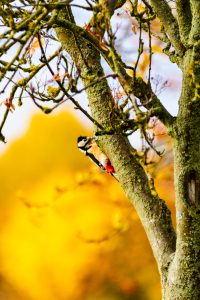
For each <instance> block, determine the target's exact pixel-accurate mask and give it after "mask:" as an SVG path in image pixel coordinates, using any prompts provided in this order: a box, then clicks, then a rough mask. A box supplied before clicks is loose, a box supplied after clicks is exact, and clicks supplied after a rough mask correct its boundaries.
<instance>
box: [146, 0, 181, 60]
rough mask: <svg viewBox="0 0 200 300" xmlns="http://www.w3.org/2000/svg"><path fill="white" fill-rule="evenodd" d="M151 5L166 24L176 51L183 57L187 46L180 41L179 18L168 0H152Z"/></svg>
mask: <svg viewBox="0 0 200 300" xmlns="http://www.w3.org/2000/svg"><path fill="white" fill-rule="evenodd" d="M151 5H152V7H153V9H154V11H155V13H156V15H157V16H158V18H159V19H160V21H161V22H162V24H163V25H164V28H165V31H166V33H167V35H168V37H169V39H170V41H171V43H172V45H173V46H174V48H175V51H176V53H177V54H178V55H179V56H180V57H182V56H183V54H184V51H185V48H184V46H183V44H182V42H181V41H180V34H179V27H178V23H177V20H176V19H175V17H174V16H173V14H172V11H171V8H170V6H169V5H168V3H167V1H166V0H151Z"/></svg>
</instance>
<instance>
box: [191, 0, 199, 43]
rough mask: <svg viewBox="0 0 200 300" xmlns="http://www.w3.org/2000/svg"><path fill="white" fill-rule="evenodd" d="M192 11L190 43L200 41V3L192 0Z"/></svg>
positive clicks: (197, 0)
mask: <svg viewBox="0 0 200 300" xmlns="http://www.w3.org/2000/svg"><path fill="white" fill-rule="evenodd" d="M190 3H191V10H192V27H191V32H190V42H191V43H193V42H196V41H198V40H200V30H199V28H200V1H199V0H190Z"/></svg>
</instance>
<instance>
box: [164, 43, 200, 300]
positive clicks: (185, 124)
mask: <svg viewBox="0 0 200 300" xmlns="http://www.w3.org/2000/svg"><path fill="white" fill-rule="evenodd" d="M196 50H197V49H196ZM196 50H195V49H194V51H192V50H189V51H188V53H187V55H185V57H184V61H183V64H182V69H183V84H182V93H181V97H180V110H179V113H178V116H177V121H176V124H175V128H174V131H173V133H174V136H173V141H174V178H175V180H174V184H175V191H176V228H177V241H176V251H175V254H174V257H173V259H172V261H171V263H170V265H169V269H168V275H167V281H166V282H165V284H164V285H163V300H186V299H187V300H199V299H200V180H199V179H200V140H199V134H200V132H199V124H200V101H199V95H198V93H197V92H198V91H197V87H198V85H197V82H195V80H194V79H196V80H197V76H195V74H194V64H195V61H194V57H195V55H196V53H195V51H196ZM191 69H193V70H192V71H191ZM196 75H197V74H196Z"/></svg>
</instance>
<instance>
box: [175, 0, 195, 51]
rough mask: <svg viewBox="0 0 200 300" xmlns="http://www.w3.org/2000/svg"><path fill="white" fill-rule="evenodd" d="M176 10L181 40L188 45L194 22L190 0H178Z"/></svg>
mask: <svg viewBox="0 0 200 300" xmlns="http://www.w3.org/2000/svg"><path fill="white" fill-rule="evenodd" d="M176 11H177V15H178V25H179V29H180V36H181V41H182V43H183V44H184V45H185V46H186V45H187V41H188V37H189V33H190V29H191V22H192V14H191V8H190V2H189V1H188V0H176Z"/></svg>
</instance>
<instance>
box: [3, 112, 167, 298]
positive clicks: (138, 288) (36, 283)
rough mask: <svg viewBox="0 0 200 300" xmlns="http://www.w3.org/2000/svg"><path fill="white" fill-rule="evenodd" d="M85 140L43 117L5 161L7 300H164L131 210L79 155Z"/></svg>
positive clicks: (71, 122) (71, 123)
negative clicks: (80, 140) (78, 139)
mask: <svg viewBox="0 0 200 300" xmlns="http://www.w3.org/2000/svg"><path fill="white" fill-rule="evenodd" d="M83 134H88V132H87V131H86V129H84V128H83V127H82V126H81V125H80V123H79V122H78V121H77V119H75V117H74V116H72V115H71V114H70V113H67V112H62V113H59V114H53V115H48V116H47V115H42V114H39V115H36V116H34V117H33V120H32V121H31V124H30V128H29V130H28V131H27V133H26V134H25V135H24V136H22V137H21V138H20V139H19V140H18V141H16V142H14V143H13V144H12V145H11V147H9V148H8V150H7V151H6V152H5V153H4V154H2V155H1V156H0V169H1V176H0V188H1V193H0V209H1V214H0V225H1V226H0V299H2V300H3V299H6V300H68V299H69V300H83V299H84V300H123V299H124V300H128V299H138V300H146V299H147V300H159V299H161V295H160V285H159V275H158V271H157V267H156V265H155V262H154V258H153V255H152V252H151V250H150V247H149V244H148V241H147V238H146V236H145V233H144V231H143V228H142V226H141V224H140V221H139V220H138V217H137V215H136V213H135V211H134V208H133V207H132V205H131V204H130V203H129V202H128V200H127V199H125V197H124V194H123V191H122V190H121V188H120V187H119V184H118V183H117V182H116V181H115V180H114V179H113V178H112V177H111V176H109V175H107V174H104V173H102V172H101V171H99V170H98V169H97V168H96V166H94V165H93V164H92V163H91V162H90V161H89V160H88V159H87V158H86V157H84V156H83V155H82V153H80V152H79V150H78V149H77V145H76V143H77V142H76V140H77V137H78V136H79V135H83ZM165 168H168V170H167V169H166V170H167V172H158V176H157V177H158V179H157V180H156V185H157V186H158V187H159V193H161V194H163V195H162V196H164V197H166V196H167V195H166V190H165V188H166V186H168V187H169V190H170V189H171V190H170V193H171V194H172V193H173V187H172V179H171V172H172V170H171V167H170V166H169V164H168V165H167V166H166V167H165ZM162 171H163V170H162ZM163 174H164V175H163ZM168 198H169V199H171V198H172V197H171V196H170V197H168Z"/></svg>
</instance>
